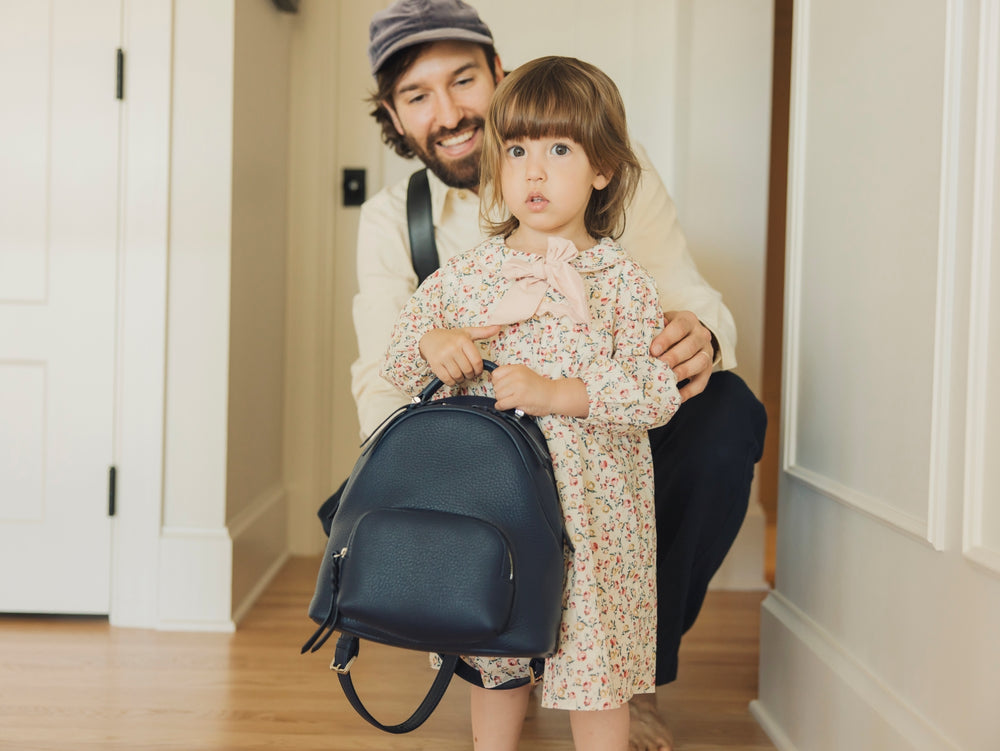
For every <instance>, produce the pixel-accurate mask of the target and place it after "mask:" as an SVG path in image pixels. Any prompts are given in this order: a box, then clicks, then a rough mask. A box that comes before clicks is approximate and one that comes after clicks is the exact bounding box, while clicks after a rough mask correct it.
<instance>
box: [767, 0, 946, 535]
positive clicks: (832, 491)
mask: <svg viewBox="0 0 1000 751" xmlns="http://www.w3.org/2000/svg"><path fill="white" fill-rule="evenodd" d="M810 5H811V3H810V2H809V0H802V1H801V2H800V3H796V6H795V18H794V21H793V23H794V31H793V37H794V38H793V50H794V57H793V63H792V82H791V106H790V128H789V159H788V213H787V226H786V236H787V253H786V276H785V280H786V281H785V285H786V290H785V313H784V315H785V330H786V338H785V351H784V368H783V370H784V372H783V374H782V378H783V383H784V384H785V388H784V395H783V403H782V422H783V425H782V449H781V461H782V470H783V471H784V472H786V473H787V474H789V475H790V476H792V477H794V478H796V479H797V480H798V481H799V482H802V483H804V484H805V485H807V486H809V487H811V488H813V489H814V490H816V491H817V492H819V493H820V494H822V495H824V496H826V497H828V498H830V499H832V500H835V501H837V502H838V503H841V504H843V505H845V506H848V507H850V508H852V509H854V510H857V511H860V512H862V513H864V514H866V515H867V516H869V517H871V518H872V519H875V520H877V521H879V522H880V523H882V524H884V525H885V526H887V527H888V528H890V529H894V530H897V531H899V532H902V533H904V534H906V535H908V536H909V537H912V538H914V539H916V540H918V541H920V542H922V543H924V544H929V545H931V546H932V547H933V548H934V549H935V550H942V549H943V547H944V543H945V516H946V512H947V479H948V478H947V463H948V446H949V441H948V434H947V426H948V425H949V424H950V400H949V394H950V393H951V390H952V385H953V384H952V381H953V379H952V370H951V357H950V356H949V353H948V348H947V342H948V341H949V332H950V331H951V330H952V327H953V325H954V320H953V319H954V315H953V313H954V300H953V297H954V295H953V290H954V280H955V256H956V250H955V244H956V234H957V229H956V228H957V224H958V217H957V212H958V208H957V203H958V200H957V199H958V193H959V189H960V186H959V184H958V167H959V151H958V150H959V146H960V144H959V138H958V136H959V125H960V122H959V121H960V116H961V85H960V84H961V81H960V76H961V60H960V56H961V52H962V37H961V35H962V15H961V4H960V3H956V2H954V0H950V1H949V3H948V16H947V18H948V24H947V41H946V71H945V89H944V116H943V123H942V144H941V171H942V185H941V195H940V213H941V217H940V222H939V235H938V274H937V307H936V311H937V314H936V319H935V345H934V347H935V358H934V359H935V365H934V368H935V370H934V385H933V394H932V412H931V425H930V427H929V431H930V436H931V438H930V440H931V446H930V455H929V462H928V464H929V470H928V472H929V477H928V498H927V516H926V517H920V516H914V515H912V514H908V513H906V512H905V511H902V510H900V509H899V508H897V507H895V506H893V505H891V504H890V503H887V502H886V501H884V500H882V499H880V498H877V497H874V496H871V495H869V494H866V493H863V492H860V491H858V490H856V489H853V488H850V487H848V486H845V485H844V484H842V483H839V482H837V481H836V480H833V479H832V478H829V477H827V476H825V475H823V474H821V473H819V472H816V471H814V470H811V469H809V468H807V467H805V466H802V465H800V464H798V457H797V452H796V446H797V443H798V433H797V422H796V421H797V419H798V414H799V410H798V405H799V396H798V394H799V378H800V368H799V365H800V337H801V329H800V325H799V323H800V319H801V300H802V258H803V253H804V249H803V213H804V197H805V182H806V174H805V173H806V130H807V123H806V119H807V114H808V96H807V89H808V80H809V33H810V26H809V24H810Z"/></svg>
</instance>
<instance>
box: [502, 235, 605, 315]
mask: <svg viewBox="0 0 1000 751" xmlns="http://www.w3.org/2000/svg"><path fill="white" fill-rule="evenodd" d="M577 254H578V251H577V249H576V246H575V245H574V244H573V243H572V242H570V241H569V240H565V239H563V238H561V237H550V238H549V247H548V252H547V253H546V254H545V256H544V257H539V258H534V259H531V260H526V259H523V258H510V259H508V260H507V261H506V262H505V263H504V265H503V266H502V267H501V269H500V273H501V274H503V275H504V277H506V278H507V279H510V280H511V281H512V282H513V284H512V285H511V286H510V288H509V289H508V290H507V292H506V294H505V295H504V296H503V297H502V298H500V299H499V300H498V301H497V302H496V303H494V305H493V307H492V309H491V310H490V318H489V320H488V322H487V323H489V324H493V323H500V324H504V323H517V322H518V321H525V320H527V319H528V318H531V316H533V315H535V314H536V313H538V314H541V313H546V312H548V313H552V314H553V315H565V316H569V318H570V320H571V321H573V323H586V322H587V321H589V320H590V307H589V306H588V305H587V293H586V290H585V289H584V287H583V278H582V277H581V276H580V274H579V272H578V271H577V270H576V269H574V268H573V267H572V266H570V263H569V262H570V261H572V260H573V259H574V258H576V256H577ZM549 287H552V289H554V290H556V291H557V292H560V293H561V294H562V295H563V297H565V298H566V302H565V303H556V302H551V301H549V300H547V299H546V296H545V293H546V292H547V291H548V289H549Z"/></svg>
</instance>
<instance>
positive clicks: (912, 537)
mask: <svg viewBox="0 0 1000 751" xmlns="http://www.w3.org/2000/svg"><path fill="white" fill-rule="evenodd" d="M845 50H850V54H845ZM998 60H1000V3H997V2H995V1H991V2H983V3H972V2H952V3H939V2H935V1H934V0H923V1H922V2H902V1H901V0H900V1H897V2H884V3H878V4H873V3H868V2H865V0H850V1H849V2H844V0H800V2H796V4H795V33H794V59H793V78H792V115H791V118H792V119H791V152H790V170H789V203H788V209H789V211H788V257H787V273H786V285H787V294H786V311H785V331H786V341H785V368H786V369H785V375H784V395H783V408H782V413H783V417H784V425H783V426H782V443H783V445H782V457H783V473H782V478H781V490H780V499H779V513H778V524H779V527H778V558H777V587H776V590H775V591H774V592H773V593H772V594H771V595H770V596H769V597H768V599H767V600H766V601H765V603H764V606H763V612H762V622H761V637H762V642H761V672H760V699H759V700H758V702H756V703H755V705H754V711H755V713H756V714H757V716H758V718H759V719H760V720H761V722H762V724H763V725H764V726H765V728H766V729H767V730H768V732H769V733H770V734H771V737H772V738H773V739H774V740H775V743H776V745H777V746H778V748H779V749H782V751H787V750H790V749H802V750H803V751H805V750H806V749H809V750H810V751H813V750H814V749H815V750H817V751H826V750H829V751H833V750H834V749H844V748H864V749H879V751H896V750H897V749H899V750H903V749H905V750H907V751H909V750H911V749H928V750H929V749H935V750H940V749H963V750H964V751H994V750H995V749H997V748H1000V716H998V714H997V712H996V704H997V698H998V697H1000V670H998V669H997V668H998V666H1000V643H998V641H997V638H996V635H997V633H1000V517H998V515H997V514H996V513H995V511H993V509H994V508H995V506H996V504H995V503H994V502H993V501H995V499H996V498H997V497H998V494H1000V473H998V470H997V468H996V463H995V461H992V460H991V459H992V457H993V456H994V455H995V451H993V453H991V451H992V450H995V449H996V447H997V442H998V438H1000V432H998V429H997V427H996V425H997V422H996V420H995V419H991V418H996V417H998V416H1000V407H998V405H1000V389H998V387H997V384H1000V372H998V370H997V367H998V365H1000V362H998V344H1000V333H998V332H1000V315H998V312H997V309H996V306H995V305H992V306H991V305H990V302H991V299H992V301H996V300H997V299H998V297H997V295H996V293H997V291H998V286H997V282H996V272H995V271H993V272H992V274H991V271H990V265H991V264H990V261H991V260H992V259H995V258H996V256H997V249H998V242H1000V233H998V229H997V225H996V223H995V217H996V215H997V210H998V209H1000V203H998V199H997V193H996V190H995V184H996V176H997V170H998V167H1000V162H998V158H997V153H998V152H997V145H998V144H997V138H998V132H997V119H996V118H997V106H998V101H1000V86H998V81H1000V77H998V74H1000V64H998Z"/></svg>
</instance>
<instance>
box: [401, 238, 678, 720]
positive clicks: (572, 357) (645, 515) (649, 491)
mask: <svg viewBox="0 0 1000 751" xmlns="http://www.w3.org/2000/svg"><path fill="white" fill-rule="evenodd" d="M540 258H541V257H540V256H538V255H536V254H532V253H525V252H522V251H517V250H513V249H511V248H508V247H507V245H506V244H505V242H504V240H503V238H500V237H494V238H490V239H488V240H486V241H484V242H483V243H482V244H480V245H479V246H478V247H477V248H475V249H474V250H472V251H469V252H467V253H463V254H461V255H458V256H455V257H454V258H452V259H451V260H450V261H449V262H448V263H447V264H445V266H443V267H442V268H440V269H439V270H438V271H437V272H435V273H434V274H433V275H431V276H430V277H428V279H427V280H426V281H425V282H424V284H422V285H421V286H420V288H419V289H418V290H417V291H416V293H415V294H414V296H413V297H412V298H411V299H410V301H409V303H408V304H407V305H406V307H405V308H404V309H403V311H402V312H401V313H400V316H399V318H398V320H397V322H396V327H395V330H394V331H393V336H392V340H391V343H390V346H389V351H388V353H387V357H386V362H385V365H384V367H383V371H382V375H383V377H385V378H387V379H388V380H389V381H390V382H391V383H393V384H394V385H395V386H396V387H397V388H399V389H401V390H402V391H404V392H406V393H408V394H411V395H413V394H417V393H419V392H420V390H421V389H422V388H423V387H424V386H425V385H426V384H427V382H428V381H429V380H430V378H432V377H433V373H432V372H431V370H430V368H429V367H428V366H427V363H426V362H425V361H424V359H423V357H422V356H421V355H420V352H419V344H420V339H421V337H422V336H423V335H424V334H425V333H426V332H427V331H429V330H430V329H433V328H453V327H461V326H485V325H487V322H488V321H489V319H490V310H491V308H492V307H493V306H495V304H496V302H497V300H498V299H499V298H501V297H502V296H504V294H505V293H506V292H507V290H508V289H509V288H510V287H511V285H512V284H513V282H512V281H510V280H508V279H507V278H506V277H505V276H504V275H503V273H501V267H502V266H503V264H504V263H505V262H506V261H508V260H511V259H518V260H520V261H521V262H522V263H523V262H528V263H531V262H534V263H539V262H540ZM569 263H570V264H571V266H572V268H574V269H575V270H576V271H577V272H579V274H580V276H581V277H582V279H583V282H584V291H585V295H586V298H587V302H588V305H589V317H590V320H589V321H587V322H583V323H574V322H573V321H572V320H571V317H570V316H568V315H560V314H558V312H557V311H559V310H562V309H565V308H566V307H567V300H566V299H565V298H564V297H563V296H562V294H561V293H560V292H559V291H558V290H557V289H554V288H552V287H549V288H548V290H547V291H546V293H545V295H546V300H545V304H544V305H542V306H540V307H539V310H541V311H543V312H541V313H536V314H534V315H532V316H531V317H530V318H528V319H527V320H524V321H520V322H516V323H513V324H510V325H507V326H505V327H503V328H502V329H501V331H500V333H499V334H498V335H497V336H496V337H494V338H493V339H490V340H488V341H480V342H477V344H478V345H479V347H480V350H481V351H482V353H483V356H484V357H485V358H487V359H490V360H493V361H494V362H496V363H497V364H498V365H504V364H515V363H520V364H524V365H527V366H529V367H530V368H532V369H533V370H535V371H536V372H538V373H540V374H542V375H545V376H548V377H550V378H560V377H565V378H580V379H581V380H583V382H584V383H585V384H586V386H587V394H588V398H589V405H590V412H589V415H588V416H587V417H585V418H575V417H566V416H562V415H547V416H544V417H539V418H537V421H538V424H539V426H540V427H541V429H542V431H543V433H544V434H545V437H546V439H547V440H548V446H549V451H550V453H551V455H552V463H553V466H554V469H555V477H556V482H557V485H558V488H559V496H560V500H561V503H562V508H563V514H564V518H565V522H566V529H567V532H568V534H569V536H570V539H571V540H572V542H573V545H574V548H575V551H574V553H573V560H572V565H571V566H570V567H568V569H567V577H566V584H565V591H564V595H563V616H562V623H561V626H560V635H559V643H558V648H557V652H556V654H555V655H553V656H552V657H550V658H548V660H546V664H545V676H544V679H543V684H542V706H544V707H551V708H557V709H572V710H587V709H592V710H599V709H612V708H614V707H617V706H620V705H622V704H623V703H625V702H627V701H628V700H629V699H630V698H631V697H632V696H633V695H634V694H638V693H651V692H653V691H655V678H654V676H655V663H656V659H655V656H656V655H655V650H656V646H655V645H656V568H655V564H656V527H655V521H654V512H653V465H652V457H651V454H650V449H649V441H648V438H647V435H646V431H647V430H648V429H649V428H652V427H655V426H658V425H662V424H664V423H665V422H667V420H668V419H669V418H670V416H671V415H672V414H673V413H674V412H675V411H676V410H677V408H678V406H680V396H679V394H678V392H677V385H676V377H675V376H674V374H673V372H672V371H671V370H670V368H669V367H667V366H666V365H665V364H663V363H661V362H660V361H658V360H656V359H654V358H653V357H651V356H650V355H649V344H650V341H651V340H652V337H653V334H654V333H655V332H657V331H659V330H660V329H661V328H662V325H663V314H662V311H661V309H660V306H659V301H658V297H657V292H656V287H655V284H654V282H653V280H652V278H651V277H650V276H649V274H648V273H647V272H646V271H645V270H644V269H642V267H640V266H639V265H638V264H636V263H635V262H634V261H632V260H631V259H629V258H628V257H627V256H626V255H625V252H624V251H623V250H622V248H621V247H620V246H619V245H617V244H616V243H615V242H614V241H612V240H610V239H608V238H605V239H603V240H601V241H600V242H598V243H597V244H596V245H595V246H594V247H592V248H589V249H587V250H583V251H580V252H579V253H578V255H576V257H575V258H573V259H572V260H571V261H570V262H569ZM550 311H554V312H550ZM452 393H472V394H481V395H488V396H492V388H491V385H490V383H489V378H488V377H487V376H485V375H484V376H483V377H482V378H480V379H478V380H477V381H475V382H473V383H471V384H465V385H463V387H461V388H458V389H454V390H451V389H448V388H442V389H440V390H439V391H438V395H439V396H447V395H449V394H452ZM466 659H467V661H468V662H469V664H470V665H472V666H473V667H476V668H477V669H478V670H479V671H480V674H481V676H482V678H483V684H484V685H485V686H487V687H492V686H498V685H500V684H502V683H505V682H506V681H508V680H511V679H512V678H517V677H522V676H525V675H527V664H528V660H527V659H511V658H484V657H469V658H466Z"/></svg>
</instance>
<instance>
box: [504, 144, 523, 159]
mask: <svg viewBox="0 0 1000 751" xmlns="http://www.w3.org/2000/svg"><path fill="white" fill-rule="evenodd" d="M507 154H508V155H509V156H514V157H519V156H524V147H523V146H508V147H507Z"/></svg>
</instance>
